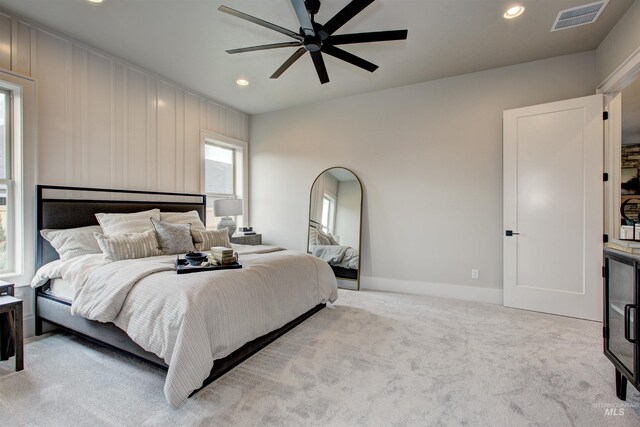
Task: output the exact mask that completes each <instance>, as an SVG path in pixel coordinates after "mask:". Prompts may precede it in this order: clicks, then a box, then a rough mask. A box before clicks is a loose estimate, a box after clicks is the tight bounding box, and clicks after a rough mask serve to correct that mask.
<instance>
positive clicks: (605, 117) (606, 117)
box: [602, 111, 609, 120]
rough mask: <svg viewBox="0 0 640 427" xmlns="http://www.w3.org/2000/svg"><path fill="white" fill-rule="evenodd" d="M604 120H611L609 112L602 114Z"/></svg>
mask: <svg viewBox="0 0 640 427" xmlns="http://www.w3.org/2000/svg"><path fill="white" fill-rule="evenodd" d="M602 120H609V112H608V111H604V112H603V113H602Z"/></svg>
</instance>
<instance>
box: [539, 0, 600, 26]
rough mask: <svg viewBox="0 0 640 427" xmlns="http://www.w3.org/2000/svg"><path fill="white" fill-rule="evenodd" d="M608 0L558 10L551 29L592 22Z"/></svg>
mask: <svg viewBox="0 0 640 427" xmlns="http://www.w3.org/2000/svg"><path fill="white" fill-rule="evenodd" d="M607 3H609V0H600V1H597V2H595V3H589V4H585V5H584V6H578V7H573V8H571V9H566V10H562V11H560V13H558V16H557V18H556V21H555V22H554V23H553V27H551V31H560V30H566V29H567V28H573V27H578V26H580V25H586V24H592V23H594V22H596V20H597V19H598V17H599V16H600V14H601V13H602V11H603V10H604V8H605V7H606V6H607Z"/></svg>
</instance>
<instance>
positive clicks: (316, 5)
mask: <svg viewBox="0 0 640 427" xmlns="http://www.w3.org/2000/svg"><path fill="white" fill-rule="evenodd" d="M304 6H305V7H306V8H307V10H308V11H309V14H311V15H315V14H316V13H318V11H319V10H320V0H304Z"/></svg>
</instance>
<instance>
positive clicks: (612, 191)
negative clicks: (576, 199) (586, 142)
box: [596, 47, 640, 249]
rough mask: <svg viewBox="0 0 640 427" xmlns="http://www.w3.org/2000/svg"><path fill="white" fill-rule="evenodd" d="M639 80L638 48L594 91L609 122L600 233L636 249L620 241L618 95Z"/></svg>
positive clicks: (619, 116) (620, 147)
mask: <svg viewBox="0 0 640 427" xmlns="http://www.w3.org/2000/svg"><path fill="white" fill-rule="evenodd" d="M638 78H640V47H639V48H637V49H636V50H635V51H634V52H633V53H632V54H631V55H630V56H629V57H628V58H627V59H626V60H625V61H624V62H623V63H622V64H620V66H618V68H616V69H615V70H614V71H613V72H612V73H611V74H610V75H609V76H608V77H607V78H606V79H604V81H603V82H602V83H601V84H600V85H599V86H598V88H597V89H596V93H601V94H603V95H604V110H605V111H607V112H608V113H609V120H607V121H606V122H605V127H604V171H605V173H608V174H609V180H608V181H605V182H604V203H603V205H604V232H605V234H607V235H608V236H609V241H611V242H614V243H617V244H619V245H624V246H628V247H637V248H638V249H640V242H628V241H623V240H620V227H619V224H620V209H619V206H620V179H621V178H620V175H621V159H620V156H621V152H622V141H621V140H620V138H619V136H620V129H619V126H620V123H621V122H622V109H621V102H620V97H618V95H620V93H621V92H622V90H623V89H624V88H626V87H627V86H629V85H630V84H631V83H633V82H634V81H635V80H636V79H638Z"/></svg>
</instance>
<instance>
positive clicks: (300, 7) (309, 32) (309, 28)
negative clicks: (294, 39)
mask: <svg viewBox="0 0 640 427" xmlns="http://www.w3.org/2000/svg"><path fill="white" fill-rule="evenodd" d="M291 5H292V6H293V10H295V11H296V15H297V16H298V21H300V28H301V29H302V32H304V34H305V35H306V36H309V37H315V35H316V31H315V30H314V29H313V24H312V23H311V18H310V17H309V12H308V11H307V6H305V4H304V0H291Z"/></svg>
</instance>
